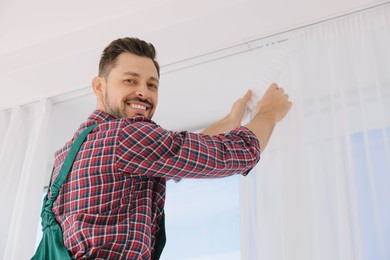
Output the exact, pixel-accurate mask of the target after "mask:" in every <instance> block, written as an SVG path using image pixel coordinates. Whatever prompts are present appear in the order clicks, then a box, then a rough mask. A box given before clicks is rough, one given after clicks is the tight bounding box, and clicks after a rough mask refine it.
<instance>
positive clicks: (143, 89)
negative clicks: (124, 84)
mask: <svg viewBox="0 0 390 260" xmlns="http://www.w3.org/2000/svg"><path fill="white" fill-rule="evenodd" d="M136 95H137V96H138V97H140V98H142V99H148V98H149V97H150V95H149V89H148V86H147V84H146V83H143V84H139V85H138V86H137V90H136Z"/></svg>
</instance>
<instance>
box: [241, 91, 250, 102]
mask: <svg viewBox="0 0 390 260" xmlns="http://www.w3.org/2000/svg"><path fill="white" fill-rule="evenodd" d="M251 97H252V91H251V90H248V91H247V92H246V93H245V95H244V96H243V97H242V101H244V102H245V103H247V102H248V101H249V100H250V99H251Z"/></svg>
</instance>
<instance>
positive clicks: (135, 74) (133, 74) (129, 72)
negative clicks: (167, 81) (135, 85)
mask: <svg viewBox="0 0 390 260" xmlns="http://www.w3.org/2000/svg"><path fill="white" fill-rule="evenodd" d="M123 75H128V76H133V77H141V75H140V74H138V73H136V72H132V71H127V72H125V73H123ZM149 79H151V80H154V81H157V82H159V80H158V78H156V77H153V76H152V77H149Z"/></svg>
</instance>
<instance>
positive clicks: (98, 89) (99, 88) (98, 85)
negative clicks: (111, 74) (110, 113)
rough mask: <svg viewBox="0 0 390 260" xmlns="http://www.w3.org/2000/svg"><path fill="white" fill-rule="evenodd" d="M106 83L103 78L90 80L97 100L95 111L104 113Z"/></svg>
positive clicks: (96, 77) (97, 77)
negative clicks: (98, 110)
mask: <svg viewBox="0 0 390 260" xmlns="http://www.w3.org/2000/svg"><path fill="white" fill-rule="evenodd" d="M105 86H106V82H105V80H104V78H102V77H99V76H95V77H94V78H93V79H92V89H93V92H94V93H95V96H96V98H97V104H96V105H97V109H100V110H103V111H104V94H105V89H104V88H105Z"/></svg>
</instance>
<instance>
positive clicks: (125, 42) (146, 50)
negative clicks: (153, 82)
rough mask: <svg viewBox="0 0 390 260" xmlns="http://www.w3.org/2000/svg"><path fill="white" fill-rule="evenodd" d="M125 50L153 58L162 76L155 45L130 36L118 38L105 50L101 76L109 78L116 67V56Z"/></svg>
mask: <svg viewBox="0 0 390 260" xmlns="http://www.w3.org/2000/svg"><path fill="white" fill-rule="evenodd" d="M124 52H129V53H132V54H135V55H138V56H141V57H147V58H150V59H152V61H153V63H154V65H155V66H156V69H157V73H158V76H159V77H160V66H159V64H158V62H157V61H156V60H155V58H156V50H155V49H154V46H153V45H152V44H151V43H147V42H145V41H143V40H140V39H137V38H129V37H126V38H120V39H116V40H114V41H112V42H111V43H110V44H109V45H108V46H107V47H106V48H105V49H104V50H103V53H102V56H101V58H100V62H99V76H100V77H105V78H107V77H108V75H109V74H110V72H111V69H112V68H114V67H115V62H116V58H117V57H118V56H119V54H121V53H124Z"/></svg>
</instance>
